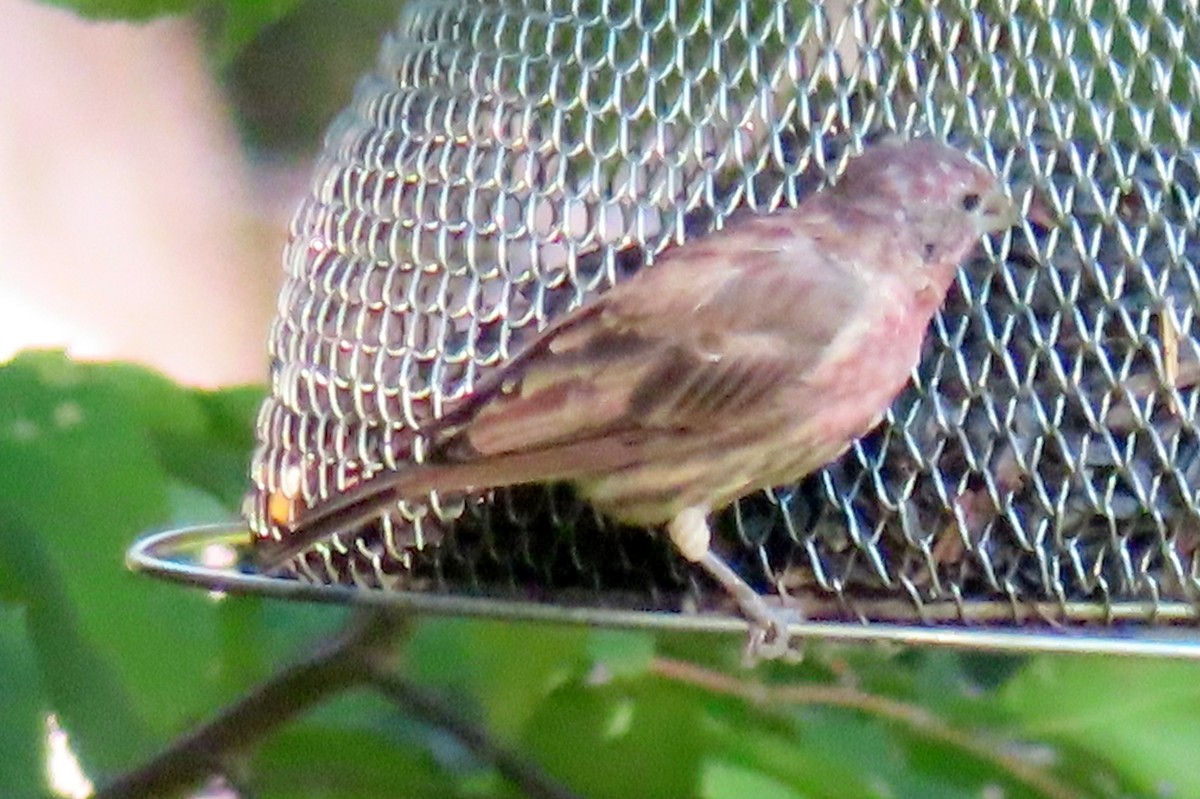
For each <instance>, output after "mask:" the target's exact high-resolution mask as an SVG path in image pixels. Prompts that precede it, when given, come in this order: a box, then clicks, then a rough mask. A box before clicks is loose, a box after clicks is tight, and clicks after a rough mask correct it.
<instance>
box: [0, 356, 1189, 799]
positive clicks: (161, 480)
mask: <svg viewBox="0 0 1200 799" xmlns="http://www.w3.org/2000/svg"><path fill="white" fill-rule="evenodd" d="M259 396H260V390H259V389H256V388H237V389H228V390H225V391H220V392H208V391H198V390H192V389H186V388H181V387H179V386H176V385H173V384H172V383H170V382H168V381H167V380H165V379H163V378H161V377H160V376H158V375H155V374H153V373H150V372H148V371H145V370H143V369H140V368H137V367H133V366H129V365H126V364H81V363H73V362H71V361H69V360H67V359H66V358H65V357H64V356H62V355H61V354H60V353H56V352H36V353H30V354H26V355H24V356H21V357H19V358H17V359H16V360H14V361H12V362H10V363H9V364H7V365H4V366H3V367H0V406H2V407H3V408H4V412H3V414H2V415H0V485H2V486H3V487H4V490H3V491H2V492H0V684H2V685H3V696H4V697H5V699H4V701H3V702H0V751H3V752H5V755H6V756H5V757H4V758H0V795H3V796H5V797H18V798H19V797H27V796H38V795H45V794H40V793H39V790H41V789H39V786H41V785H43V784H44V779H45V778H44V773H45V765H44V762H43V761H44V751H43V748H44V737H45V731H46V729H47V724H48V721H47V718H48V714H51V713H53V714H54V716H55V718H56V719H57V721H58V723H59V724H61V726H62V728H63V729H64V730H65V731H66V732H67V734H68V735H69V736H70V741H71V744H72V746H73V748H74V750H75V751H76V752H77V753H78V755H79V756H80V758H81V760H82V763H83V767H84V769H85V771H86V773H87V774H88V775H89V777H90V778H91V779H92V780H93V781H95V782H96V783H97V784H103V783H104V781H105V779H106V778H111V777H112V775H114V774H115V773H117V772H118V771H120V770H123V769H128V768H130V767H132V766H134V765H136V764H138V763H140V762H142V761H144V760H145V759H146V758H147V757H148V756H149V755H150V754H151V753H152V752H154V751H155V750H157V749H158V748H161V747H162V746H163V745H164V744H165V743H167V742H168V741H169V740H171V739H172V738H173V737H174V736H176V735H178V734H180V733H182V732H184V731H185V730H187V729H188V727H189V725H192V724H194V723H195V722H196V721H197V720H198V719H200V718H203V717H204V716H206V715H208V714H211V713H212V712H213V711H215V710H216V709H217V708H218V707H220V706H222V705H223V704H225V703H227V702H229V701H230V700H231V699H232V698H233V697H235V696H237V695H238V694H239V693H241V692H244V691H245V690H246V689H247V688H248V687H250V686H251V685H252V684H254V683H255V682H256V681H258V680H261V679H263V678H264V677H266V676H267V675H268V674H270V672H271V670H272V669H274V668H276V667H277V666H278V664H280V663H282V662H286V661H287V660H288V659H289V658H291V657H294V656H295V653H297V652H300V651H303V650H305V649H307V648H308V647H310V646H311V644H312V642H313V641H314V640H319V639H321V638H322V637H325V636H328V635H329V634H330V633H331V632H332V631H334V630H336V629H338V628H339V625H340V624H341V623H342V621H343V620H344V613H343V611H341V610H339V609H337V608H334V607H325V606H306V605H302V604H289V603H282V602H276V601H266V600H261V599H256V598H251V597H226V598H223V599H216V598H214V597H212V596H209V595H208V594H206V593H205V592H202V591H195V590H188V589H186V588H182V587H179V586H177V585H173V584H165V583H160V582H158V581H156V580H153V579H150V578H148V577H144V576H139V575H134V574H130V573H128V572H127V571H126V570H125V568H124V566H123V563H122V553H123V551H124V549H125V548H126V547H127V546H128V544H129V543H130V542H131V541H132V539H133V538H134V537H136V536H137V535H139V534H142V533H144V532H146V531H148V530H153V529H159V528H163V527H165V526H168V525H181V524H189V523H199V522H208V521H223V520H228V519H231V518H233V517H234V512H235V508H236V507H237V504H238V501H239V498H240V494H241V490H242V485H243V479H244V476H243V475H244V464H245V461H246V458H247V453H248V451H249V449H250V446H251V438H252V436H251V430H252V424H253V418H254V414H255V409H256V405H257V401H258V398H259ZM737 662H738V644H737V642H736V641H732V640H729V639H726V638H710V637H705V636H681V635H675V636H661V637H659V638H655V637H653V636H650V635H648V634H644V633H633V632H621V631H612V630H586V629H582V628H580V629H573V628H557V627H541V626H537V625H533V624H506V623H502V622H482V621H470V620H430V621H426V622H423V623H422V624H420V625H419V626H418V627H417V628H416V631H415V633H414V635H413V637H412V639H411V640H410V642H409V644H408V647H407V650H406V651H405V653H404V665H403V669H404V670H405V672H406V673H407V674H408V676H409V677H410V678H412V679H415V680H417V681H418V682H419V683H420V684H423V685H425V686H427V687H429V688H430V689H432V690H435V691H437V692H439V693H440V695H442V696H444V697H446V699H447V700H448V702H449V703H450V704H451V705H452V706H453V707H455V708H456V709H457V710H458V711H459V712H460V713H464V714H465V715H467V716H468V717H469V718H471V719H474V720H475V721H477V722H479V723H480V724H482V725H483V726H484V727H486V728H487V729H488V730H490V731H491V732H492V733H493V734H494V735H495V736H496V737H497V738H498V739H499V740H500V741H501V742H503V743H504V744H506V745H508V746H510V747H512V748H514V749H516V750H518V751H520V752H521V753H522V754H523V755H524V756H526V757H528V758H529V759H531V760H533V761H535V762H537V763H539V764H540V765H542V766H543V767H544V768H546V769H547V770H548V771H549V772H550V773H551V774H553V775H555V776H556V777H558V778H559V779H561V780H562V781H563V782H565V783H566V784H567V785H568V786H570V787H571V788H572V789H573V790H576V791H578V792H579V793H580V794H581V795H586V796H595V797H627V796H635V795H636V796H639V797H686V796H695V797H704V798H705V799H726V798H727V797H728V798H729V799H732V798H733V797H740V796H747V795H755V796H762V797H769V798H773V797H780V798H781V799H785V798H790V797H807V798H808V799H820V798H821V797H830V798H831V799H832V798H834V797H836V798H837V799H857V798H858V797H861V798H862V799H868V798H872V799H874V798H877V797H914V799H915V798H916V797H921V799H939V798H941V797H945V798H946V799H951V798H954V799H958V798H960V797H961V799H967V797H978V796H981V795H996V796H1005V797H1011V798H1014V799H1015V798H1022V799H1026V798H1027V799H1035V798H1042V799H1044V798H1046V797H1050V798H1051V799H1060V798H1064V799H1065V797H1155V796H1178V797H1184V796H1200V773H1198V772H1197V771H1196V770H1195V769H1194V768H1193V767H1192V765H1191V764H1192V762H1193V761H1192V754H1193V753H1194V751H1195V748H1196V747H1197V746H1200V725H1198V724H1197V722H1196V719H1197V718H1200V682H1198V681H1197V680H1196V679H1195V675H1196V673H1197V671H1196V666H1195V665H1193V664H1189V663H1175V662H1157V661H1149V662H1140V661H1137V660H1124V659H1104V658H1083V657H1053V656H1043V657H1037V658H1029V659H1020V658H1010V657H1004V658H1002V657H987V656H980V655H960V654H956V653H951V652H945V651H935V650H927V651H895V650H886V649H882V648H875V647H852V646H832V645H821V644H814V645H813V646H812V647H811V648H810V651H809V656H808V658H807V659H806V661H805V662H804V663H802V664H800V665H791V666H789V665H782V664H768V665H765V666H763V667H761V668H760V669H758V670H757V671H754V672H746V671H743V670H741V669H740V668H739V667H738V665H737ZM673 664H674V665H673ZM680 664H682V666H681V665H680ZM680 668H683V670H682V671H680ZM689 669H690V670H693V671H695V670H699V671H698V673H700V674H703V675H705V679H706V680H707V682H704V683H702V684H701V683H699V682H697V681H695V680H693V679H691V678H689V677H688V674H690V673H692V672H689V671H687V670H689ZM115 731H119V733H120V734H114V732H115ZM246 774H247V775H249V776H248V777H246V779H247V784H248V785H249V786H251V787H252V789H253V791H254V794H255V795H256V796H261V797H308V796H321V797H327V798H329V799H337V797H347V798H348V799H349V797H361V796H380V795H397V796H414V797H415V796H471V797H502V796H514V795H517V794H516V792H515V790H514V789H512V788H511V787H509V786H508V785H507V784H506V783H504V782H503V781H502V780H501V779H500V778H499V776H498V774H497V773H496V772H495V770H494V769H493V768H492V767H491V766H490V765H489V764H487V763H481V762H479V761H478V760H476V759H475V758H474V757H473V756H472V755H471V754H470V752H469V751H468V750H467V749H466V748H465V747H463V746H462V745H461V743H459V742H458V741H457V740H455V739H454V738H453V737H452V736H450V735H448V734H447V733H446V732H445V731H443V730H440V729H436V728H433V727H431V726H429V724H428V723H426V722H418V721H414V720H412V719H410V718H407V717H405V716H404V715H403V714H401V713H400V712H399V711H397V710H396V709H395V708H393V707H392V706H391V705H389V704H388V703H386V702H385V701H384V700H383V699H381V698H380V697H379V696H378V695H375V694H372V693H369V692H355V693H353V694H350V695H346V696H340V697H331V698H330V701H329V702H327V703H326V704H324V705H322V706H321V707H319V708H318V709H317V710H316V711H315V712H313V713H310V714H309V715H307V716H306V717H304V718H303V719H302V720H301V721H300V722H298V723H295V724H292V725H290V726H288V727H285V728H284V729H282V730H281V731H279V732H278V733H277V734H276V735H274V736H272V737H271V738H270V739H269V740H267V741H265V742H263V745H262V746H261V747H259V748H258V750H257V751H256V752H255V753H254V754H253V756H252V758H251V759H250V761H249V763H248V765H247V768H246ZM1031 774H1032V776H1030V775H1031Z"/></svg>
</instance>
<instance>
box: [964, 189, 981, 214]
mask: <svg viewBox="0 0 1200 799" xmlns="http://www.w3.org/2000/svg"><path fill="white" fill-rule="evenodd" d="M979 200H980V198H979V195H978V194H975V193H973V192H972V193H971V194H964V195H963V198H962V209H963V210H964V211H966V212H967V213H970V212H971V211H974V210H975V209H976V208H978V207H979Z"/></svg>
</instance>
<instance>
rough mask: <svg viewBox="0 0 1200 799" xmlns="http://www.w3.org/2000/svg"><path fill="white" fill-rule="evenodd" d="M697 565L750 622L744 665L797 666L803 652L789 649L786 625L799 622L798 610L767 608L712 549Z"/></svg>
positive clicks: (788, 630)
mask: <svg viewBox="0 0 1200 799" xmlns="http://www.w3.org/2000/svg"><path fill="white" fill-rule="evenodd" d="M697 562H698V563H699V564H700V565H701V566H702V567H703V568H704V570H705V571H706V572H708V573H709V574H710V575H711V576H712V577H713V578H714V579H715V580H716V581H717V582H719V583H720V584H721V586H722V587H723V588H724V589H725V590H726V592H728V593H729V594H730V596H732V597H733V599H734V601H736V602H737V605H738V610H740V611H741V613H742V616H744V617H745V618H746V621H748V622H749V623H750V637H749V639H748V640H747V642H746V648H745V650H744V651H743V653H742V662H743V663H744V664H745V665H747V666H754V665H756V664H758V663H759V662H761V661H763V660H784V661H787V662H790V663H798V662H800V661H801V660H802V659H803V657H804V653H803V650H802V649H801V647H800V646H798V645H797V646H793V644H792V634H791V631H790V625H791V624H792V623H793V622H797V621H800V619H801V616H800V613H799V611H796V610H790V609H785V608H773V607H771V606H770V605H768V604H767V602H766V600H765V599H763V597H762V595H761V594H759V593H758V592H757V591H755V590H754V589H753V588H752V587H751V586H750V584H749V583H747V582H746V581H745V580H743V579H742V577H741V576H740V575H739V574H738V573H737V572H735V571H734V570H733V569H732V568H731V567H730V565H729V564H728V563H726V562H725V560H724V559H723V558H722V557H721V556H720V555H718V554H717V553H715V552H713V551H712V550H709V551H708V552H706V553H705V554H704V556H703V557H702V558H700V560H699V561H697Z"/></svg>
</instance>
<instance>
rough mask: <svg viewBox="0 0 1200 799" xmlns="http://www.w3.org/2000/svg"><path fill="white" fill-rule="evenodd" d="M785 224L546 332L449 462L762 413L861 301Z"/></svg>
mask: <svg viewBox="0 0 1200 799" xmlns="http://www.w3.org/2000/svg"><path fill="white" fill-rule="evenodd" d="M795 213H796V212H792V214H791V215H789V214H783V215H779V216H776V217H759V218H755V219H751V220H746V221H745V222H743V223H742V224H740V225H739V226H738V228H737V230H736V231H729V232H723V233H721V234H719V240H717V241H713V242H706V241H703V240H702V241H700V242H698V243H696V244H693V245H688V246H687V247H683V248H680V249H679V250H676V251H674V254H673V256H668V257H664V258H663V259H662V261H661V262H660V263H659V264H658V265H656V266H654V267H651V269H650V271H649V272H647V273H645V274H643V275H640V276H639V277H637V278H635V279H634V280H633V281H631V282H629V283H626V284H623V285H621V286H618V287H617V288H615V289H613V290H612V291H610V292H609V293H608V294H606V295H605V296H604V297H602V298H600V299H599V300H597V301H596V302H594V303H593V304H592V305H591V306H588V308H587V309H585V310H584V311H580V312H577V313H578V314H579V318H578V319H575V318H574V316H575V315H572V317H569V318H568V320H567V321H566V322H565V323H564V324H562V325H559V326H556V327H554V328H551V329H550V330H548V331H547V332H546V333H545V334H543V336H541V337H539V339H538V340H537V341H536V342H535V343H534V345H533V347H531V349H530V351H529V353H530V354H529V355H528V356H527V357H524V358H519V359H517V360H515V361H514V362H513V363H512V365H511V367H510V368H506V369H505V370H503V373H502V374H501V375H500V376H498V380H499V382H500V383H503V384H507V385H509V386H510V387H512V389H513V390H511V391H509V392H507V393H505V392H494V393H492V394H491V396H487V397H486V398H483V397H481V400H482V401H481V402H479V403H478V404H477V405H476V408H475V411H474V413H473V414H472V416H471V419H470V421H469V422H467V423H466V424H465V425H464V426H463V428H462V432H461V435H460V437H459V441H458V442H456V444H454V445H451V447H450V451H449V452H448V453H447V454H449V455H450V457H452V458H454V459H461V458H468V457H480V456H489V455H498V454H501V453H508V452H522V451H530V450H544V449H551V448H553V447H555V446H557V445H561V444H565V443H569V442H574V441H578V440H580V439H596V438H599V437H603V436H605V435H610V434H620V435H621V436H622V437H624V438H626V439H627V440H631V441H634V440H636V439H637V438H638V437H639V436H644V437H646V438H647V439H653V438H659V437H661V436H662V435H663V434H664V433H668V432H669V431H686V430H697V429H705V428H709V427H712V426H714V425H715V426H721V425H725V424H730V423H731V421H732V420H733V417H736V418H737V419H741V418H745V417H753V415H754V414H756V413H758V412H761V411H762V410H763V407H764V406H765V405H766V404H767V403H770V402H771V401H772V392H771V389H772V387H774V386H777V385H779V384H780V383H781V382H782V381H785V380H802V379H803V377H804V375H805V373H806V372H807V371H808V370H809V369H811V368H812V367H813V366H814V365H815V364H816V363H817V362H819V360H820V358H821V356H822V354H823V353H824V351H825V350H826V348H827V347H828V346H829V344H830V343H831V342H832V341H833V339H834V338H835V337H836V336H837V334H838V332H839V331H840V330H842V329H844V328H845V326H846V322H847V320H848V319H850V318H852V317H853V316H854V314H855V313H856V311H857V309H858V308H859V306H860V305H861V303H862V302H863V300H864V298H865V296H866V292H865V291H864V290H863V288H864V287H863V286H862V284H861V282H860V281H859V280H858V279H857V278H856V277H855V276H854V275H853V273H852V272H848V271H847V270H846V269H844V268H843V267H844V265H842V264H838V263H836V262H833V261H830V260H829V259H828V258H826V257H824V255H823V254H822V252H821V250H820V248H819V247H818V245H817V244H816V242H815V241H814V240H813V239H812V238H811V237H810V236H807V235H805V234H804V232H803V227H802V226H799V225H797V221H798V220H797V219H795V218H794V214H795ZM789 217H791V218H789ZM705 247H710V248H717V249H704V248H705ZM723 254H724V255H723ZM732 254H736V257H731V255H732ZM463 445H467V446H463ZM595 467H596V471H597V472H600V471H603V470H604V469H605V468H606V464H604V463H596V464H595ZM555 477H556V476H555V475H547V479H555Z"/></svg>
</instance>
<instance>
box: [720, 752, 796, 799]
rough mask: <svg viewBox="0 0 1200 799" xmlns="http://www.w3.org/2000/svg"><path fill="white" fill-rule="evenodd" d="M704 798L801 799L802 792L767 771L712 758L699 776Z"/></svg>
mask: <svg viewBox="0 0 1200 799" xmlns="http://www.w3.org/2000/svg"><path fill="white" fill-rule="evenodd" d="M700 796H701V797H703V799H743V797H747V796H754V797H757V798H758V799H801V795H800V794H798V793H796V792H795V791H793V790H792V789H791V788H789V787H788V786H786V785H784V784H783V783H781V782H778V781H777V780H774V779H772V778H771V777H768V776H766V775H765V774H760V773H759V772H756V771H751V770H750V769H746V768H742V767H741V766H737V765H734V764H732V763H724V762H721V761H711V762H709V763H705V764H704V771H703V773H702V774H701V777H700Z"/></svg>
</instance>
